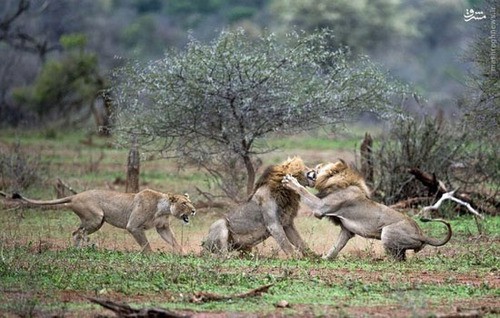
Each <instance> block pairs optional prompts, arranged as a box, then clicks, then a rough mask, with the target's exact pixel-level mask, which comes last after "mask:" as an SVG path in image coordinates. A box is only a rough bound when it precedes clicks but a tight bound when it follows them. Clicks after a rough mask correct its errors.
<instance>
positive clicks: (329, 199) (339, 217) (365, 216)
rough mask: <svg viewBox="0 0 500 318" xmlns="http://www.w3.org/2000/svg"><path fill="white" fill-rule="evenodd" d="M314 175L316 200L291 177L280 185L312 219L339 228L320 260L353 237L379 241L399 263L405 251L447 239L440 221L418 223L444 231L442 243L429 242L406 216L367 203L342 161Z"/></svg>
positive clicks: (359, 180) (361, 183)
mask: <svg viewBox="0 0 500 318" xmlns="http://www.w3.org/2000/svg"><path fill="white" fill-rule="evenodd" d="M314 173H315V174H316V181H315V185H314V187H315V188H316V189H317V190H318V191H319V193H318V194H317V195H316V196H314V195H313V194H311V193H310V192H309V191H307V189H306V188H304V187H303V186H302V185H301V184H300V182H298V181H297V180H296V179H295V177H294V176H291V175H287V176H286V177H285V178H283V185H284V186H285V188H287V189H290V190H293V191H294V192H296V193H298V194H300V196H301V198H302V200H303V202H304V203H305V204H306V205H307V206H308V207H309V208H311V209H312V210H313V212H314V215H315V216H316V217H318V218H322V217H325V216H326V217H328V219H330V220H331V221H332V222H333V223H335V224H337V225H340V227H341V230H340V234H339V237H338V239H337V242H336V243H335V245H334V246H333V247H332V248H331V250H330V251H329V252H328V253H327V254H326V255H325V256H324V258H327V259H328V258H333V257H336V256H337V254H338V253H339V252H340V250H342V248H344V246H345V245H346V244H347V242H348V241H349V240H350V239H351V238H352V237H354V235H356V234H357V235H360V236H362V237H365V238H372V239H378V240H382V244H383V246H384V248H385V250H386V252H387V253H388V254H390V255H391V256H392V257H394V258H395V259H396V260H399V261H404V260H405V259H406V250H414V251H415V252H418V251H420V250H421V249H422V248H423V247H424V246H425V245H426V244H429V245H432V246H442V245H444V244H446V243H447V242H448V241H449V240H450V238H451V235H452V231H451V226H450V224H449V223H448V222H446V221H444V220H440V219H434V220H429V219H423V220H422V221H425V222H426V221H438V222H442V223H444V224H445V225H446V227H447V228H448V233H447V235H446V237H445V238H443V239H442V240H438V239H434V238H429V237H427V236H425V235H424V234H423V232H422V230H421V229H420V227H419V226H418V224H417V222H415V221H414V220H413V219H412V218H410V217H409V216H407V215H404V214H402V213H400V212H398V211H396V210H393V209H391V208H389V207H388V206H385V205H383V204H380V203H377V202H375V201H373V200H371V199H370V191H369V189H368V187H367V186H366V184H365V181H364V180H363V178H362V177H361V176H360V175H359V174H358V173H357V172H356V171H354V170H353V169H351V168H350V167H349V166H348V165H347V164H346V163H345V162H344V161H343V160H340V161H338V162H335V163H328V164H325V165H319V166H317V167H316V169H315V171H314Z"/></svg>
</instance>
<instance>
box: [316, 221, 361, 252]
mask: <svg viewBox="0 0 500 318" xmlns="http://www.w3.org/2000/svg"><path fill="white" fill-rule="evenodd" d="M353 237H354V233H352V232H350V231H349V230H347V229H346V228H345V227H343V226H341V230H340V234H339V237H338V238H337V242H336V243H335V244H334V245H333V247H332V248H331V249H330V250H329V251H328V253H327V254H326V255H324V256H323V258H324V259H331V258H335V257H337V255H338V254H339V252H340V251H341V250H342V249H343V248H344V246H345V245H346V244H347V242H348V241H349V240H350V239H351V238H353Z"/></svg>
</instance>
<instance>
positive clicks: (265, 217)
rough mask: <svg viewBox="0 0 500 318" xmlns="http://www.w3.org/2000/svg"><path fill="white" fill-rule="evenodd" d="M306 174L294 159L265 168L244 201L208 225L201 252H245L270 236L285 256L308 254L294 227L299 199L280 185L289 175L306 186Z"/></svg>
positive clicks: (305, 169) (297, 159) (306, 170)
mask: <svg viewBox="0 0 500 318" xmlns="http://www.w3.org/2000/svg"><path fill="white" fill-rule="evenodd" d="M308 171H310V169H308V168H307V167H306V166H305V164H304V162H303V161H302V159H300V158H298V157H294V158H291V159H288V160H286V161H285V162H283V163H282V164H278V165H273V166H270V167H268V168H267V169H266V170H265V171H264V173H263V174H262V176H261V177H260V178H259V180H258V181H257V183H256V184H255V187H254V191H253V193H252V195H251V196H250V197H249V199H248V201H247V202H245V203H244V204H242V205H240V206H238V207H237V208H236V209H235V210H233V211H232V212H230V213H229V214H228V215H227V216H226V217H225V218H223V219H220V220H217V221H215V222H214V223H213V224H212V225H211V226H210V229H209V232H208V235H207V237H206V238H205V239H204V240H203V242H202V246H203V248H204V250H205V251H209V252H212V253H221V254H225V253H227V252H228V251H234V250H236V251H248V250H250V249H251V248H252V247H254V246H256V245H257V244H259V243H261V242H262V241H264V240H265V239H267V238H268V237H270V236H272V237H273V238H274V239H275V240H276V242H277V243H278V245H279V246H280V248H281V249H282V250H283V251H284V252H285V253H286V254H287V256H295V255H296V254H298V252H300V253H302V254H303V255H310V254H311V253H312V252H311V251H310V250H309V249H308V247H307V245H306V243H305V242H304V241H303V240H302V238H301V237H300V235H299V233H298V232H297V229H296V228H295V225H294V219H295V217H296V216H297V212H298V210H299V203H300V202H299V201H300V196H299V195H298V194H296V193H295V192H293V191H291V190H288V189H285V188H284V187H283V185H282V184H281V180H282V179H283V177H284V176H285V175H287V174H290V175H292V176H294V177H295V178H296V179H295V180H298V181H297V182H299V184H301V185H305V186H308V185H309V182H308V176H307V172H308ZM311 185H312V184H311Z"/></svg>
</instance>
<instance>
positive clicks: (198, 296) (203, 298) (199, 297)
mask: <svg viewBox="0 0 500 318" xmlns="http://www.w3.org/2000/svg"><path fill="white" fill-rule="evenodd" d="M273 285H274V284H268V285H264V286H261V287H258V288H255V289H252V290H250V291H248V292H245V293H241V294H235V295H219V294H213V293H207V292H196V293H195V294H194V295H193V296H192V297H191V300H190V301H191V302H193V303H203V302H209V301H219V300H228V299H236V298H247V297H256V296H260V295H262V294H263V293H266V292H267V291H268V290H269V288H270V287H271V286H273Z"/></svg>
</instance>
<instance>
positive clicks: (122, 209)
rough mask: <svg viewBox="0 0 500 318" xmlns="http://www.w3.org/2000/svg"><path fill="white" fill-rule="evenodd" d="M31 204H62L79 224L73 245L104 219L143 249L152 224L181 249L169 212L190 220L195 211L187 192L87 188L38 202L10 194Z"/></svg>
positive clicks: (83, 239) (149, 248)
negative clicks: (124, 230) (130, 191)
mask: <svg viewBox="0 0 500 318" xmlns="http://www.w3.org/2000/svg"><path fill="white" fill-rule="evenodd" d="M13 198H15V199H21V200H23V201H24V202H27V203H29V204H31V205H35V206H42V205H60V204H64V205H65V206H66V207H67V208H68V209H70V210H72V211H73V212H75V214H77V215H78V217H79V218H80V221H81V223H80V226H79V227H78V229H77V230H76V231H74V232H73V241H74V244H75V246H80V245H81V244H82V241H86V240H87V235H89V234H92V233H94V232H96V231H97V230H99V229H100V228H101V227H102V225H103V224H104V222H107V223H109V224H111V225H113V226H115V227H118V228H121V229H126V230H127V231H129V233H130V234H132V236H133V237H134V239H135V240H136V242H137V243H138V244H139V245H140V246H141V248H142V249H143V250H144V251H147V252H149V251H151V246H150V244H149V242H148V240H147V238H146V235H145V232H144V231H145V230H148V229H150V228H153V227H155V228H156V231H157V232H158V234H160V236H161V237H162V238H163V239H164V240H165V241H166V242H167V243H168V244H170V245H172V246H173V248H174V249H175V250H176V251H178V252H181V251H182V248H181V246H180V245H179V244H178V243H177V241H176V239H175V236H174V234H173V232H172V231H171V229H170V226H169V222H168V217H169V216H170V215H172V216H174V217H176V218H179V219H181V220H183V221H184V222H188V221H189V216H190V215H194V214H195V212H196V210H195V208H194V206H193V205H192V203H191V201H190V200H189V197H188V196H187V195H180V194H172V193H162V192H157V191H154V190H149V189H147V190H143V191H141V192H139V193H122V192H116V191H107V190H88V191H84V192H81V193H78V194H75V195H72V196H68V197H65V198H61V199H56V200H49V201H40V200H32V199H28V198H25V197H23V196H22V195H20V194H15V195H14V196H13Z"/></svg>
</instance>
